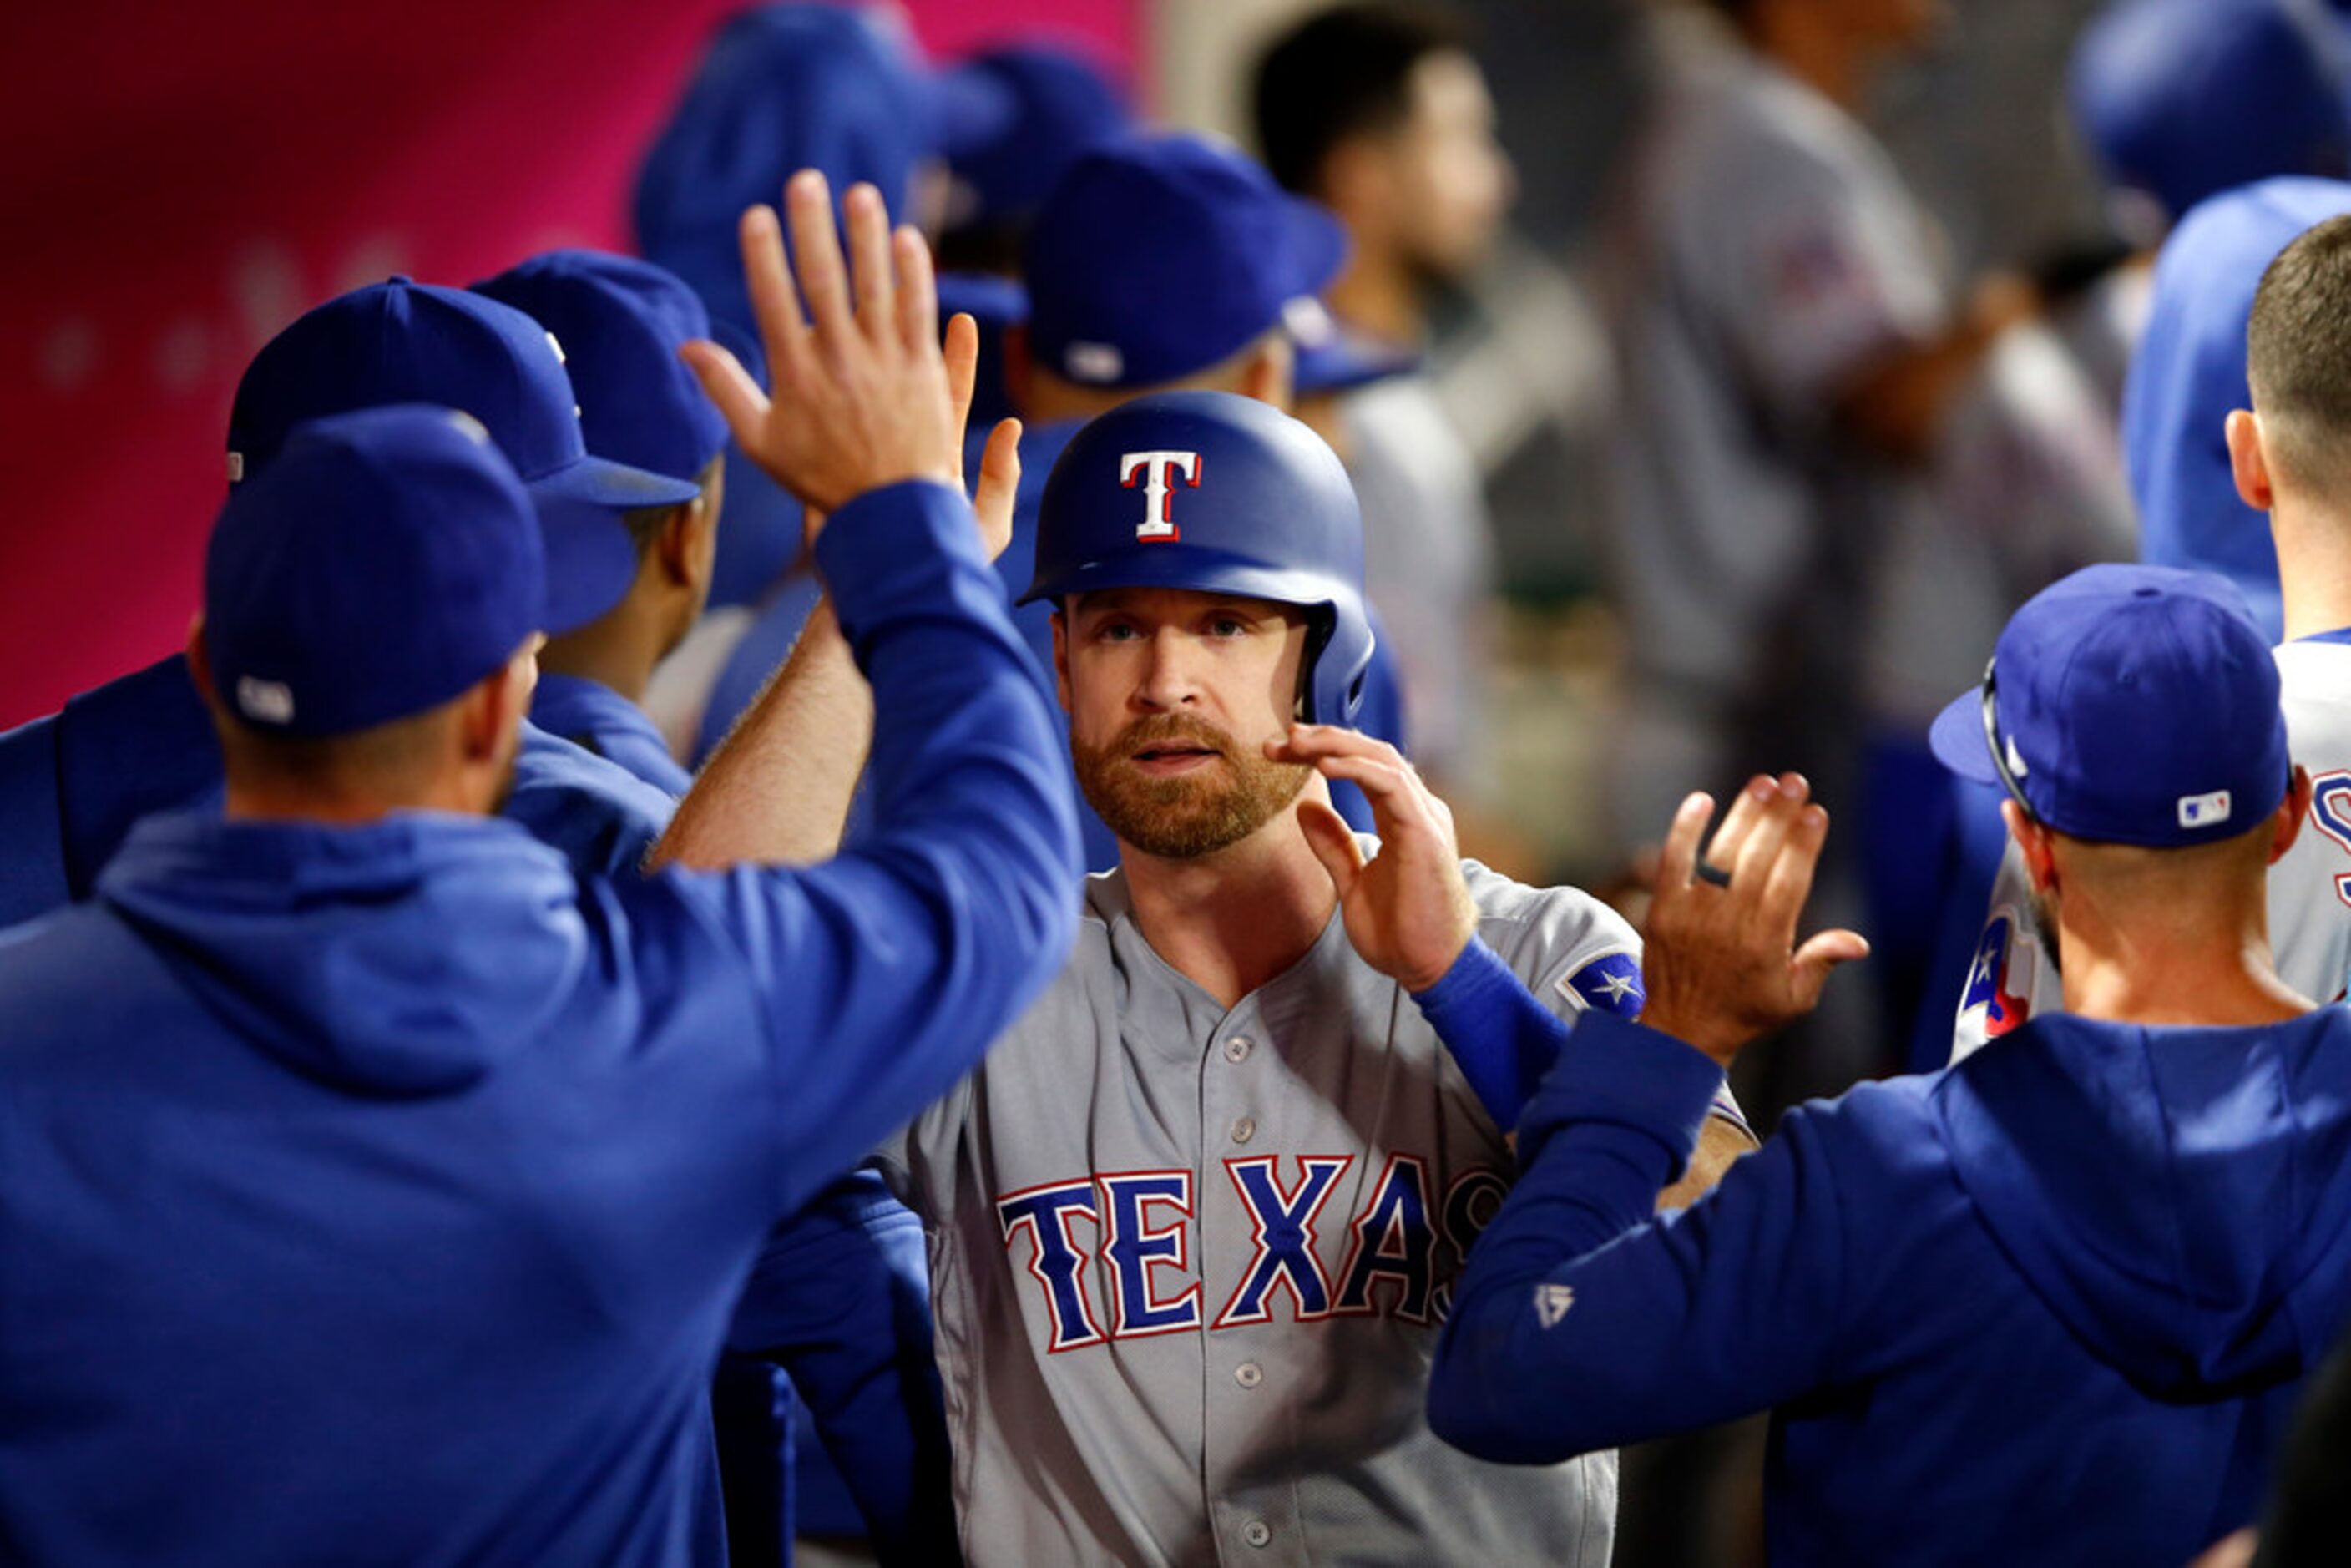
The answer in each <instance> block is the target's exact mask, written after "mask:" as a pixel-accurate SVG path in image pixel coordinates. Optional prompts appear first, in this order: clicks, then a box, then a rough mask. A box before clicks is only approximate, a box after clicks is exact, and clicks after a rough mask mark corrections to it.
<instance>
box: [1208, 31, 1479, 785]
mask: <svg viewBox="0 0 2351 1568" xmlns="http://www.w3.org/2000/svg"><path fill="white" fill-rule="evenodd" d="M1251 101H1252V106H1253V109H1254V120H1255V124H1256V130H1257V135H1258V141H1259V146H1261V147H1262V148H1263V149H1264V152H1265V160H1266V163H1267V165H1268V167H1269V168H1270V170H1271V172H1272V173H1273V175H1274V177H1275V179H1276V180H1278V181H1279V182H1280V183H1281V185H1282V186H1283V187H1284V188H1285V189H1287V190H1290V191H1294V192H1296V193H1299V194H1301V195H1303V196H1307V197H1310V198H1311V199H1312V200H1314V201H1316V202H1319V203H1322V204H1326V205H1328V206H1329V207H1330V209H1331V210H1332V213H1333V214H1336V215H1337V217H1338V218H1339V221H1340V222H1341V223H1342V224H1343V225H1345V228H1346V233H1347V237H1348V242H1349V245H1348V256H1347V263H1346V266H1345V267H1344V268H1343V269H1342V270H1341V271H1340V272H1339V273H1338V274H1337V276H1336V277H1333V278H1332V281H1331V284H1330V287H1329V289H1328V290H1327V292H1326V293H1325V296H1324V298H1325V301H1326V303H1327V304H1328V306H1329V308H1330V310H1331V313H1332V316H1333V317H1335V318H1336V321H1337V324H1338V327H1339V329H1340V330H1341V331H1343V332H1344V333H1346V334H1347V335H1349V336H1350V337H1352V338H1354V339H1357V340H1360V341H1361V342H1362V344H1363V345H1364V351H1365V352H1366V354H1373V353H1376V352H1378V351H1382V350H1384V351H1385V352H1386V353H1387V354H1388V355H1391V356H1408V355H1417V354H1419V353H1420V352H1421V351H1422V350H1424V349H1425V348H1426V345H1427V342H1428V340H1429V338H1430V336H1431V329H1430V321H1429V316H1430V312H1431V310H1432V309H1433V308H1434V306H1435V304H1436V299H1437V294H1438V292H1439V291H1440V289H1441V288H1443V287H1446V286H1448V285H1451V286H1458V285H1459V284H1460V283H1461V282H1462V281H1463V280H1465V279H1466V278H1467V277H1468V276H1469V275H1470V274H1471V273H1472V272H1473V271H1475V270H1476V268H1477V267H1479V265H1480V264H1481V263H1482V262H1483V261H1485V260H1486V259H1487V257H1488V256H1489V253H1490V252H1491V250H1492V248H1493V244H1494V240H1495V236H1496V235H1497V234H1498V233H1499V230H1500V228H1501V226H1502V222H1503V218H1504V215H1505V214H1506V213H1507V212H1508V210H1509V207H1510V201H1511V198H1512V195H1513V193H1514V190H1515V177H1514V175H1513V173H1512V172H1511V168H1510V158H1509V156H1508V155H1507V154H1506V153H1505V152H1503V151H1502V149H1501V146H1500V144H1499V142H1497V141H1495V138H1494V105H1493V99H1492V97H1491V95H1490V94H1489V92H1488V90H1487V87H1486V80H1485V77H1484V75H1483V73H1482V72H1481V71H1480V70H1479V68H1478V64H1477V62H1476V60H1475V59H1474V58H1472V57H1471V55H1470V53H1469V49H1468V37H1467V36H1466V34H1465V33H1464V32H1463V31H1462V30H1461V29H1460V28H1458V26H1452V25H1449V24H1448V23H1447V20H1446V19H1445V17H1444V16H1443V15H1442V14H1441V13H1432V12H1429V11H1426V10H1423V9H1416V8H1414V7H1411V6H1406V5H1390V4H1368V5H1365V4H1348V5H1333V6H1327V7H1323V8H1320V9H1317V10H1316V11H1315V12H1313V13H1312V14H1311V15H1310V16H1306V17H1304V18H1303V19H1301V21H1300V22H1299V23H1298V24H1297V25H1296V26H1294V27H1292V28H1290V29H1288V30H1287V31H1285V32H1284V34H1283V35H1282V36H1281V37H1280V38H1279V39H1277V40H1276V41H1275V42H1274V43H1273V44H1272V45H1271V46H1270V47H1269V48H1268V49H1267V50H1266V52H1265V54H1264V55H1263V56H1262V57H1261V58H1260V59H1259V62H1258V66H1257V70H1256V73H1255V80H1254V83H1253V90H1252V93H1251ZM1339 415H1340V423H1342V425H1343V427H1344V438H1345V445H1344V447H1343V455H1344V457H1345V458H1346V461H1347V466H1348V473H1349V475H1350V476H1351V477H1352V478H1353V482H1354V486H1355V494H1356V496H1357V497H1358V499H1359V500H1360V501H1361V503H1362V506H1363V511H1364V581H1365V583H1366V585H1367V586H1368V587H1369V589H1370V591H1371V595H1372V601H1373V602H1374V604H1376V605H1378V606H1379V607H1380V609H1381V612H1382V615H1383V617H1384V621H1385V622H1386V624H1387V625H1388V626H1389V627H1390V628H1391V629H1392V630H1393V631H1394V632H1395V635H1394V637H1392V638H1391V639H1390V641H1391V642H1392V643H1394V644H1395V649H1396V658H1397V660H1398V663H1399V664H1400V666H1401V669H1402V673H1403V676H1404V680H1405V695H1404V706H1405V711H1406V712H1408V713H1410V714H1411V715H1412V716H1413V757H1414V761H1415V763H1416V765H1417V766H1418V767H1420V768H1423V769H1424V770H1425V771H1426V773H1427V774H1428V775H1429V777H1430V778H1431V779H1433V780H1434V781H1435V782H1436V783H1437V787H1438V788H1439V789H1443V790H1444V791H1446V792H1447V799H1448V800H1450V801H1451V802H1452V803H1453V804H1454V805H1455V806H1456V807H1462V808H1465V809H1466V803H1467V802H1468V800H1485V799H1487V798H1489V797H1490V796H1491V794H1492V789H1491V788H1490V786H1489V782H1488V778H1489V774H1490V772H1491V767H1490V758H1489V746H1490V741H1489V733H1488V732H1489V712H1488V710H1489V707H1490V706H1491V687H1492V685H1493V674H1492V664H1493V652H1492V647H1491V636H1490V626H1491V622H1492V619H1493V617H1492V615H1491V613H1490V607H1491V604H1492V601H1493V600H1494V598H1495V596H1496V592H1497V589H1496V567H1495V545H1494V523H1493V519H1492V518H1491V517H1489V515H1488V513H1487V507H1486V497H1485V492H1484V489H1483V485H1482V480H1481V476H1480V475H1479V469H1478V463H1477V460H1476V458H1475V457H1474V456H1472V455H1471V453H1470V450H1469V447H1468V444H1467V443H1466V442H1465V441H1463V440H1462V438H1461V435H1460V434H1459V433H1458V431H1457V430H1456V429H1455V427H1454V424H1453V422H1452V420H1451V418H1450V416H1449V415H1448V414H1447V412H1446V410H1445V406H1444V404H1443V403H1442V402H1440V400H1439V399H1438V397H1437V391H1436V388H1435V386H1434V384H1433V383H1432V382H1431V380H1430V379H1429V377H1428V376H1426V375H1425V374H1423V373H1421V371H1420V370H1419V367H1417V366H1416V365H1413V366H1399V367H1396V368H1395V373H1393V374H1388V375H1383V376H1380V377H1377V378H1376V379H1374V380H1372V381H1368V382H1365V383H1364V385H1363V386H1361V387H1359V388H1357V389H1355V390H1354V391H1353V394H1352V395H1350V396H1348V397H1346V398H1345V399H1343V402H1342V403H1341V405H1340V410H1339Z"/></svg>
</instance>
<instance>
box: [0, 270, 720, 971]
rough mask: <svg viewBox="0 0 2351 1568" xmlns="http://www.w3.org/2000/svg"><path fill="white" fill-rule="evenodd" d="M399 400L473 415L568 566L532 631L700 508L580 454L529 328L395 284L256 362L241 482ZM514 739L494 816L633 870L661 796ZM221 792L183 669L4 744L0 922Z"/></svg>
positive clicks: (569, 406)
mask: <svg viewBox="0 0 2351 1568" xmlns="http://www.w3.org/2000/svg"><path fill="white" fill-rule="evenodd" d="M410 400H423V401H427V402H438V403H442V404H445V405H448V406H451V407H456V408H462V409H465V410H466V411H467V412H468V413H474V412H475V411H476V410H478V411H479V412H478V413H477V414H476V415H475V417H477V418H478V419H479V420H480V421H481V423H482V424H483V426H484V428H485V429H486V430H487V431H488V432H489V434H490V438H491V440H492V442H493V443H494V444H496V446H497V447H498V449H499V451H500V452H501V453H503V454H504V455H505V456H506V457H507V461H508V462H509V463H510V464H511V465H513V466H514V467H515V468H516V469H517V471H518V472H521V473H523V474H526V475H528V476H532V477H531V478H530V479H529V480H528V481H527V483H526V487H527V488H528V490H529V491H530V492H531V495H532V498H533V503H534V505H535V506H536V507H537V508H538V516H539V518H540V522H541V526H542V531H543V534H544V538H543V542H542V553H543V554H545V555H546V556H548V557H549V558H551V559H556V560H558V561H559V562H561V563H564V564H563V565H561V566H560V567H559V572H558V588H559V592H558V593H557V594H556V595H555V596H554V597H552V598H550V599H549V601H548V614H549V622H548V624H547V625H546V626H545V627H543V628H541V629H542V630H545V631H550V632H557V633H562V632H569V631H571V630H573V629H575V628H576V627H578V626H579V625H580V624H582V623H583V622H586V621H588V620H590V619H593V618H594V617H595V616H596V615H597V614H598V613H600V612H601V610H602V608H603V607H605V606H607V605H609V604H610V603H611V602H612V601H614V600H616V599H618V598H619V597H620V595H621V593H622V591H624V590H625V587H626V584H627V582H628V580H629V577H630V575H631V573H632V570H633V552H632V549H631V548H630V544H629V538H628V535H627V533H626V531H625V529H624V528H623V527H622V513H623V512H624V511H626V510H627V509H628V508H630V507H652V506H676V505H679V504H683V503H686V502H689V501H691V500H693V499H694V498H695V497H696V496H697V495H698V494H699V491H698V489H697V487H696V486H695V484H694V483H693V482H692V481H690V480H683V481H682V480H679V479H676V478H673V477H669V476H663V475H660V474H655V473H653V472H650V471H647V470H643V469H637V468H632V467H629V466H627V465H622V464H618V463H611V462H607V461H604V460H602V459H600V458H596V457H594V456H591V455H590V453H589V451H588V448H587V444H586V441H585V438H584V437H583V435H582V434H581V430H580V415H579V413H578V412H577V411H578V407H579V402H578V398H577V396H576V394H575V392H574V389H573V387H572V385H571V380H570V376H569V373H568V372H567V371H565V369H564V367H563V362H562V359H561V350H560V347H559V344H557V343H556V341H555V340H552V339H551V338H550V337H549V334H548V333H547V331H546V329H543V328H541V327H539V326H538V324H537V323H536V322H534V321H533V320H532V319H530V318H529V317H528V316H526V315H524V314H523V313H522V312H520V311H517V310H515V309H512V308H509V307H507V306H504V305H500V304H497V303H496V302H495V301H493V300H489V299H485V298H480V297H478V296H474V295H467V294H463V293H460V292H458V291H456V290H454V289H442V288H434V287H428V286H423V285H418V284H413V283H411V282H410V281H408V280H407V279H406V278H394V279H392V280H391V281H389V282H387V283H382V284H378V285H374V286H371V287H367V288H363V289H359V290H355V291H353V292H352V293H350V294H348V295H345V296H342V297H340V298H338V299H334V300H330V301H329V302H328V303H327V304H325V305H322V306H320V307H319V308H317V309H316V310H313V311H311V312H308V313H307V314H306V315H305V316H303V317H302V318H301V319H299V320H298V321H297V322H295V323H294V324H293V325H292V326H290V327H288V328H287V331H286V333H284V334H281V335H280V339H279V340H272V342H271V343H270V344H269V345H267V346H265V347H264V349H263V350H262V352H261V354H260V355H259V356H257V357H256V360H255V361H254V363H253V365H252V366H250V367H248V369H247V371H246V375H245V377H244V379H243V380H242V381H241V382H240V383H239V386H238V395H237V401H236V405H235V410H234V412H233V413H232V414H231V418H230V426H231V428H230V436H229V471H230V473H231V475H232V476H233V479H234V482H235V483H241V482H242V481H243V476H246V475H247V474H250V473H258V472H259V470H260V469H261V467H262V466H264V465H266V462H267V461H268V459H269V457H270V456H271V455H273V453H274V452H275V449H276V447H277V444H278V443H279V442H280V441H281V440H282V439H283V438H284V436H285V434H286V433H287V431H289V430H290V429H292V428H293V426H294V425H296V424H298V423H302V422H304V421H306V420H309V419H313V418H316V417H318V416H319V415H322V414H328V413H338V412H343V411H347V410H352V409H358V408H362V407H367V406H370V405H371V404H377V403H384V402H405V401H410ZM522 736H523V740H522V750H521V754H520V755H519V757H518V758H517V760H516V768H515V782H514V789H513V791H512V792H511V794H510V795H509V796H508V797H507V801H506V803H505V806H504V808H503V812H502V814H504V815H505V816H507V817H508V818H510V819H512V820H513V821H518V822H520V823H522V824H523V825H524V826H525V827H526V828H528V830H529V831H530V832H531V833H532V835H533V836H534V837H536V838H538V839H539V840H540V841H542V842H545V843H548V844H549V845H552V846H553V847H555V848H556V849H558V850H559V851H561V852H563V853H564V854H565V856H566V857H567V858H568V859H569V860H570V861H571V862H572V863H573V865H574V866H575V867H577V868H578V869H579V870H580V871H581V872H582V873H605V872H612V871H618V870H621V869H622V868H623V867H628V866H633V865H635V864H637V863H638V862H640V861H642V860H643V858H644V853H645V851H646V850H647V849H648V848H650V847H651V845H652V843H653V840H654V839H655V838H657V837H658V836H659V835H660V833H661V831H662V829H663V827H664V824H666V823H667V822H668V821H669V814H670V809H671V805H672V801H671V800H670V799H669V798H668V797H667V796H666V795H664V793H663V792H662V791H661V790H660V789H656V788H654V787H653V786H651V785H648V784H646V783H644V782H643V780H641V779H637V778H635V777H633V776H632V775H631V774H629V773H628V772H626V771H625V770H623V769H622V768H619V767H617V766H615V765H614V764H612V763H611V762H610V761H607V760H605V759H603V758H598V757H595V756H592V755H590V753H588V752H586V751H584V750H582V749H581V748H580V747H578V746H575V745H573V744H571V743H570V742H569V741H566V740H562V739H560V738H559V737H555V736H552V735H549V734H548V733H547V732H546V731H544V730H541V729H539V728H538V727H536V726H533V725H529V724H526V725H524V727H523V730H522ZM220 788H221V755H220V747H219V744H218V742H217V740H216V739H215V738H214V733H213V728H212V725H211V722H210V720H209V719H208V718H207V717H206V716H205V712H204V705H203V703H202V702H201V701H200V700H199V698H198V696H197V694H196V688H195V685H194V684H193V682H192V681H191V679H190V678H189V674H188V668H187V662H186V660H185V659H184V658H183V657H182V656H180V655H176V654H175V655H173V656H172V657H171V658H169V659H165V660H162V661H160V662H159V663H157V664H153V665H151V666H149V667H148V668H147V669H144V670H141V671H138V672H136V673H134V674H129V675H125V676H123V677H121V678H120V679H118V680H115V681H111V682H110V683H108V684H107V685H103V686H100V687H99V688H97V689H95V690H93V691H89V692H85V693H82V694H81V695H78V696H76V697H74V698H73V699H72V700H70V701H69V702H68V703H67V704H66V706H65V707H64V709H63V710H62V711H60V712H58V713H56V714H52V715H49V716H46V717H43V718H39V719H36V720H34V721H32V722H31V723H29V724H26V725H22V726H19V727H17V728H16V729H14V730H11V731H9V732H8V733H7V734H6V735H5V736H0V823H5V826H6V829H7V840H8V844H9V853H8V854H7V855H6V856H5V857H0V925H7V924H13V923H14V922H16V921H19V920H25V919H29V918H31V917H32V916H34V915H40V914H44V913H47V911H49V910H51V909H54V908H57V907H58V906H59V905H61V904H66V903H68V902H71V901H75V900H78V899H81V898H84V897H87V896H88V895H89V893H90V891H91V890H92V888H93V887H94V886H95V885H96V882H97V878H98V873H99V871H100V869H102V868H103V867H104V866H105V864H106V862H107V861H108V860H109V859H110V858H111V857H112V855H113V853H114V852H115V851H116V849H118V848H119V847H120V845H121V843H122V841H123V839H124V838H125V837H126V836H127V835H128V833H129V832H130V831H131V826H132V825H133V824H134V823H135V822H137V821H139V820H140V819H141V818H142V817H145V816H148V815H151V814H152V813H154V812H156V811H161V810H174V809H180V808H184V807H190V806H196V805H202V804H205V803H208V802H216V801H217V800H219V795H220Z"/></svg>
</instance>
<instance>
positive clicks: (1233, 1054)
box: [1225, 1034, 1251, 1061]
mask: <svg viewBox="0 0 2351 1568" xmlns="http://www.w3.org/2000/svg"><path fill="white" fill-rule="evenodd" d="M1250 1049H1251V1048H1250V1043H1249V1038H1248V1037H1247V1036H1246V1035H1238V1034H1237V1035H1235V1036H1233V1038H1232V1039H1230V1040H1227V1041H1225V1060H1226V1061H1248V1060H1249V1051H1250Z"/></svg>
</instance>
